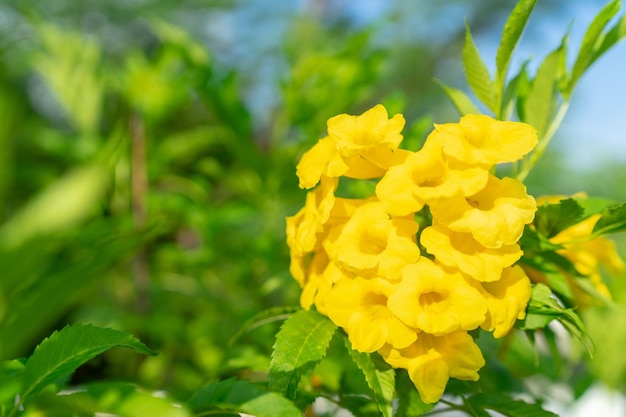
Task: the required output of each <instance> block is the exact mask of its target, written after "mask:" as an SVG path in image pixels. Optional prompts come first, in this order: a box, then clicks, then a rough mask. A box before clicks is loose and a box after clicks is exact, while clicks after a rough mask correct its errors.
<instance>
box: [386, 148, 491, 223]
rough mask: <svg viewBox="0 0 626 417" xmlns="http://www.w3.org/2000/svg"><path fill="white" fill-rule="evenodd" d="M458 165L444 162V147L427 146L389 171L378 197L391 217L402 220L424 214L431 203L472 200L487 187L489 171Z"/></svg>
mask: <svg viewBox="0 0 626 417" xmlns="http://www.w3.org/2000/svg"><path fill="white" fill-rule="evenodd" d="M455 165H456V166H457V167H455ZM458 165H459V164H458V163H456V164H455V163H454V162H453V161H452V163H450V162H449V161H446V160H445V159H444V155H443V154H442V152H441V147H439V146H437V145H431V146H425V147H423V148H422V149H421V150H419V151H418V152H415V153H412V154H410V155H409V156H407V157H406V159H405V160H404V162H403V163H402V164H399V165H395V166H392V167H391V168H389V170H388V171H387V173H386V174H385V175H384V177H383V178H382V179H381V180H380V181H379V182H378V185H377V186H376V195H377V196H378V198H379V199H380V200H382V201H384V202H385V203H386V207H387V210H388V212H389V213H390V214H393V215H398V216H403V215H406V214H409V213H415V212H417V211H419V210H421V209H422V207H424V205H425V204H427V203H430V202H431V201H434V200H437V199H441V198H445V197H451V196H454V195H459V196H470V195H472V194H475V193H477V192H478V191H480V190H481V189H482V188H484V187H485V185H486V184H487V179H488V171H487V170H485V169H483V168H475V167H466V166H463V167H461V166H458ZM455 168H458V169H455Z"/></svg>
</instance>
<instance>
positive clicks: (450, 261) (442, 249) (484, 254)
mask: <svg viewBox="0 0 626 417" xmlns="http://www.w3.org/2000/svg"><path fill="white" fill-rule="evenodd" d="M420 241H421V243H422V245H423V246H424V247H425V248H426V250H427V251H428V253H430V254H432V255H434V256H435V258H436V259H437V261H439V262H440V263H441V264H443V265H446V266H449V267H454V268H457V269H458V270H459V271H461V272H463V273H464V274H467V275H468V276H470V277H472V278H474V279H476V280H478V281H483V282H490V281H496V280H498V279H500V275H501V274H502V270H503V269H504V268H506V267H508V266H511V265H513V264H514V263H515V262H517V260H518V259H519V258H521V256H522V253H523V252H522V250H521V249H520V247H519V245H518V244H517V243H513V244H510V245H502V246H501V247H499V248H486V247H484V246H483V245H481V244H480V243H478V242H477V241H476V239H474V238H473V237H472V235H471V234H470V233H463V232H453V231H452V230H450V229H448V228H446V227H444V226H439V225H435V226H430V227H427V228H426V229H424V230H423V231H422V235H421V237H420Z"/></svg>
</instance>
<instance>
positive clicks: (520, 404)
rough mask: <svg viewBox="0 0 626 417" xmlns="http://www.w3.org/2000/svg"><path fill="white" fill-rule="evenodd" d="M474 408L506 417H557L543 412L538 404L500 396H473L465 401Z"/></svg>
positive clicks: (551, 413) (548, 412) (545, 411)
mask: <svg viewBox="0 0 626 417" xmlns="http://www.w3.org/2000/svg"><path fill="white" fill-rule="evenodd" d="M467 402H468V403H469V404H471V405H472V406H474V407H477V408H482V409H487V410H493V411H497V412H498V413H500V414H503V415H505V416H508V417H558V416H557V415H556V414H554V413H553V412H551V411H547V410H544V409H543V408H541V406H540V405H539V404H530V403H527V402H525V401H520V400H514V399H512V398H510V397H507V396H504V395H500V394H475V395H472V396H471V397H469V398H468V399H467Z"/></svg>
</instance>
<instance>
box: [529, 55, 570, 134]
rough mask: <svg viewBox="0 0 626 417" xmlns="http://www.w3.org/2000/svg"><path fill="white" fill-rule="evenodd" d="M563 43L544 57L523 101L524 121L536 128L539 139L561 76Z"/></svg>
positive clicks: (547, 119)
mask: <svg viewBox="0 0 626 417" xmlns="http://www.w3.org/2000/svg"><path fill="white" fill-rule="evenodd" d="M564 62H565V45H564V44H561V46H560V47H558V48H557V49H555V50H554V51H552V52H551V53H550V54H548V56H547V57H546V58H545V60H544V61H543V63H542V64H541V66H540V67H539V69H538V70H537V75H536V76H535V79H534V80H533V82H532V84H531V87H530V91H529V92H528V95H527V96H526V99H525V101H524V115H525V120H524V122H526V123H528V124H530V125H531V126H533V127H534V128H535V129H537V136H538V137H539V139H541V138H542V137H543V135H544V134H545V132H546V130H547V129H548V125H549V122H550V119H551V118H552V114H553V113H554V109H555V108H556V104H557V103H556V91H557V87H558V86H557V84H558V82H559V80H560V79H561V78H562V77H563V75H564V73H563V71H564Z"/></svg>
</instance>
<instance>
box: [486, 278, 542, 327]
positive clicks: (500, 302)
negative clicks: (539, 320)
mask: <svg viewBox="0 0 626 417" xmlns="http://www.w3.org/2000/svg"><path fill="white" fill-rule="evenodd" d="M482 287H483V288H484V290H485V292H486V295H487V300H488V303H489V311H488V313H487V318H486V320H485V322H484V323H483V324H482V325H481V327H482V328H483V329H484V330H487V331H492V330H493V335H494V337H503V336H506V334H507V333H508V332H509V331H510V330H511V328H512V327H513V325H514V324H515V320H517V319H523V318H524V317H525V316H526V305H527V304H528V300H530V292H531V287H530V280H529V279H528V277H527V276H526V273H525V272H524V270H523V269H522V268H521V267H519V266H514V267H511V268H507V269H505V270H504V271H503V272H502V278H501V279H500V280H499V281H494V282H483V283H482Z"/></svg>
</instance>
